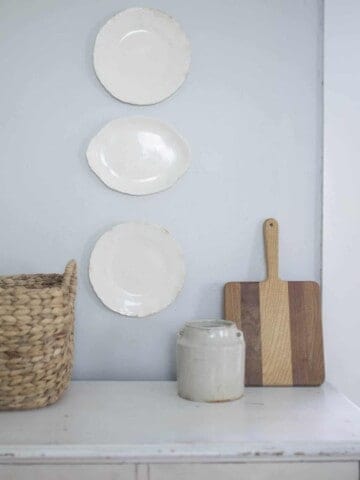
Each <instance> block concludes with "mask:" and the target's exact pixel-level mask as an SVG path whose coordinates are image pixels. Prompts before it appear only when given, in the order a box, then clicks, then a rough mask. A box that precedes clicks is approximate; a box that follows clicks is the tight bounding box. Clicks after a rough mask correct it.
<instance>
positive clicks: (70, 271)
mask: <svg viewBox="0 0 360 480" xmlns="http://www.w3.org/2000/svg"><path fill="white" fill-rule="evenodd" d="M74 274H76V262H75V260H70V261H69V262H68V263H67V265H66V267H65V271H64V273H23V274H21V273H20V274H15V275H0V292H6V291H10V290H12V291H27V292H29V291H32V290H34V291H39V290H47V291H50V290H51V291H54V290H58V291H62V290H64V289H65V288H66V287H67V285H68V283H69V277H72V276H73V275H74ZM34 278H39V279H40V278H41V279H44V280H46V278H52V279H54V278H55V279H57V280H58V282H56V283H55V284H54V285H51V286H38V287H31V286H27V285H16V284H15V285H6V284H4V285H1V281H2V280H6V279H13V280H14V281H16V280H17V279H18V280H20V279H21V280H23V281H25V282H26V281H27V280H28V281H29V282H30V281H31V280H32V279H34Z"/></svg>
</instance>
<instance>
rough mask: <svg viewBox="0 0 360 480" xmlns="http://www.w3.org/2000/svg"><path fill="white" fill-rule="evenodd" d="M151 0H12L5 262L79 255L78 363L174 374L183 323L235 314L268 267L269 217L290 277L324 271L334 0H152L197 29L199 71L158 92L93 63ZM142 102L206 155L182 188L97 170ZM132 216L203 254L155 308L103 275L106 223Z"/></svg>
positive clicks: (129, 374)
mask: <svg viewBox="0 0 360 480" xmlns="http://www.w3.org/2000/svg"><path fill="white" fill-rule="evenodd" d="M137 3H138V2H135V1H131V0H128V1H124V0H102V1H98V0H75V1H74V0H52V1H48V0H32V1H31V2H29V1H28V0H11V1H8V0H2V1H1V2H0V32H1V41H0V58H1V75H0V87H1V88H0V105H1V108H0V122H1V129H0V145H1V160H0V202H1V208H0V224H1V233H0V268H1V273H20V272H53V271H54V272H58V271H61V270H62V269H63V267H64V265H65V263H66V261H67V260H68V259H70V258H72V257H74V258H76V259H77V261H78V262H79V269H80V271H79V290H78V302H77V315H76V358H75V372H74V374H75V375H74V376H75V378H83V379H169V378H173V377H174V375H175V358H174V344H175V333H176V331H177V330H178V329H179V328H180V327H181V326H182V325H183V323H184V322H185V321H189V320H193V319H200V318H217V317H222V315H223V312H222V288H223V284H224V283H225V282H227V281H230V280H259V279H263V278H264V275H265V266H264V260H263V244H262V222H263V220H264V219H265V218H267V217H270V216H274V217H276V218H277V219H278V220H279V222H280V227H281V239H280V248H281V258H280V263H281V265H280V272H281V275H282V277H283V278H285V279H293V280H297V279H298V280H311V279H315V280H319V278H320V260H321V259H320V243H321V146H322V138H321V131H322V86H321V81H322V2H321V1H320V0H319V1H315V0H312V1H303V0H275V1H271V2H269V1H265V0H241V1H238V0H182V1H180V0H179V1H173V2H169V1H166V0H153V1H152V2H151V3H148V4H147V5H148V6H151V7H155V8H160V9H162V10H165V11H167V12H168V13H169V14H171V15H173V16H174V17H175V18H176V19H177V20H178V21H179V22H180V24H181V25H182V27H183V29H184V30H185V31H186V32H187V34H188V36H189V38H190V40H191V44H192V65H191V70H190V74H189V77H188V79H187V80H186V82H185V84H184V85H183V87H182V88H181V89H180V90H179V91H178V92H177V93H176V94H175V95H174V96H173V97H172V98H170V99H168V100H166V101H164V102H163V103H160V104H158V105H154V106H149V107H136V106H131V105H125V104H122V103H121V102H119V101H117V100H115V99H114V98H112V97H111V96H110V95H109V94H108V93H107V92H106V91H105V90H104V88H103V87H102V86H101V85H100V83H99V82H98V80H97V79H96V77H95V74H94V71H93V67H92V50H93V45H94V40H95V37H96V34H97V32H98V30H99V28H100V27H101V26H102V25H103V24H104V22H105V21H106V20H107V19H108V18H110V17H111V16H112V15H114V14H115V13H117V12H118V11H120V10H122V9H124V8H126V7H130V6H135V5H137ZM127 115H149V116H155V117H157V118H160V119H162V120H163V121H166V122H169V123H170V124H172V125H174V126H175V127H176V128H177V129H178V131H179V132H180V133H181V134H182V135H184V136H185V138H186V139H187V140H188V142H189V144H190V146H191V150H192V165H191V167H190V170H189V172H188V173H187V174H186V176H185V177H183V178H182V179H181V180H180V181H179V183H178V184H176V185H175V186H174V187H173V188H172V189H170V190H168V191H166V192H163V193H159V194H154V195H151V196H147V197H130V196H126V195H122V194H120V193H117V192H115V191H112V190H110V189H108V188H107V187H106V186H105V185H103V184H102V183H101V181H100V180H99V179H98V178H97V177H96V176H95V175H94V174H93V173H92V172H91V171H90V169H89V167H88V165H87V161H86V157H85V151H86V148H87V145H88V142H89V140H90V139H91V138H92V136H93V135H94V134H95V133H96V132H97V131H98V130H99V129H100V128H101V127H102V126H103V125H104V124H105V123H106V122H108V121H110V120H111V119H114V118H117V117H123V116H127ZM128 220H140V221H147V222H154V223H159V224H162V225H164V226H165V227H166V228H167V229H168V230H169V231H170V232H171V233H172V234H173V235H174V237H175V238H176V239H177V240H178V241H179V243H180V244H181V245H182V248H183V251H184V255H185V259H186V264H187V278H186V283H185V287H184V289H183V291H182V293H181V294H180V296H179V298H178V300H177V301H176V303H174V304H173V305H171V306H170V307H169V308H167V309H166V310H164V311H162V312H161V313H159V314H157V315H154V316H152V317H149V318H144V319H140V320H139V319H132V318H126V317H122V316H120V315H117V314H116V313H114V312H112V311H110V310H108V309H106V308H105V307H104V306H103V305H102V303H101V302H100V301H99V300H98V299H97V297H96V296H95V294H94V293H93V291H92V288H91V286H90V284H89V280H88V275H87V269H88V261H89V255H90V252H91V249H92V247H93V246H94V243H95V241H96V239H97V238H98V237H99V235H101V234H102V233H103V232H104V231H106V230H107V229H109V228H110V227H111V226H113V225H115V224H117V223H119V222H124V221H128Z"/></svg>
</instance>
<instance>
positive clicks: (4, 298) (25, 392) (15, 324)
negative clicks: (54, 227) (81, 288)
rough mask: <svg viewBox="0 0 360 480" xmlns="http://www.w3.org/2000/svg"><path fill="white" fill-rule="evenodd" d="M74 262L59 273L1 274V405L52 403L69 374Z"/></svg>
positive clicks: (16, 407) (16, 406)
mask: <svg viewBox="0 0 360 480" xmlns="http://www.w3.org/2000/svg"><path fill="white" fill-rule="evenodd" d="M76 283H77V282H76V263H75V261H74V260H71V261H70V262H69V263H68V264H67V265H66V268H65V272H64V274H63V275H59V274H49V275H43V274H35V275H15V276H10V277H0V410H20V409H28V408H39V407H44V406H45V405H50V404H51V403H54V402H56V400H58V398H59V397H60V395H61V394H62V393H63V392H64V391H65V390H66V388H67V387H68V385H69V382H70V378H71V371H72V365H73V351H74V302H75V294H76Z"/></svg>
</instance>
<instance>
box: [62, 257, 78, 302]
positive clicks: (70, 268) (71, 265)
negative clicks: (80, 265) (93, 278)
mask: <svg viewBox="0 0 360 480" xmlns="http://www.w3.org/2000/svg"><path fill="white" fill-rule="evenodd" d="M76 271H77V268H76V262H75V260H70V261H69V262H68V263H67V264H66V267H65V271H64V275H63V288H64V289H65V290H67V291H68V292H70V295H72V296H75V291H76Z"/></svg>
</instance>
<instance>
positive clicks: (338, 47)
mask: <svg viewBox="0 0 360 480" xmlns="http://www.w3.org/2000/svg"><path fill="white" fill-rule="evenodd" d="M359 22H360V3H359V2H358V1H357V0H346V1H344V2H338V1H336V0H326V2H325V38H324V54H325V61H324V105H325V111H324V227H323V230H324V240H323V265H324V267H323V309H324V310H323V312H324V328H325V345H326V362H327V374H328V380H329V381H331V382H332V383H334V384H335V385H336V386H337V387H338V388H339V389H340V390H342V391H343V392H344V393H345V394H346V395H348V396H349V397H350V398H351V399H352V400H353V401H355V402H356V403H358V404H360V369H359V352H360V348H359V332H360V323H359V313H358V301H359V291H360V276H359V264H360V256H359V245H360V221H359V207H360V180H359V179H360V162H359V152H360V135H359V125H360V57H359V46H360V30H359Z"/></svg>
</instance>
